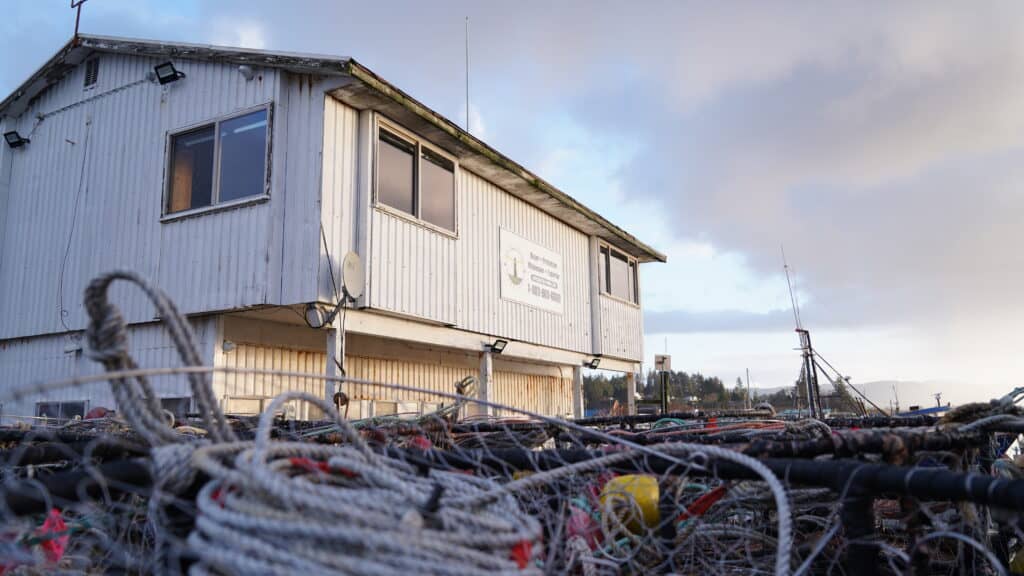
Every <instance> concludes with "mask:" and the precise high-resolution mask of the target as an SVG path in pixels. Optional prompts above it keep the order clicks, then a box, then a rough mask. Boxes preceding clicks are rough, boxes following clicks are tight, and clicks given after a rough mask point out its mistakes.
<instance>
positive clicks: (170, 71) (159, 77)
mask: <svg viewBox="0 0 1024 576" xmlns="http://www.w3.org/2000/svg"><path fill="white" fill-rule="evenodd" d="M153 72H154V73H155V74H156V81H157V82H159V83H160V84H170V83H171V82H177V81H178V80H180V79H182V78H184V77H185V73H184V72H182V71H181V70H178V69H177V68H175V67H174V63H173V62H171V61H170V60H168V61H167V62H164V63H163V64H157V65H156V66H153Z"/></svg>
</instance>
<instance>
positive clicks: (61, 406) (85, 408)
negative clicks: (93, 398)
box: [34, 399, 89, 422]
mask: <svg viewBox="0 0 1024 576" xmlns="http://www.w3.org/2000/svg"><path fill="white" fill-rule="evenodd" d="M44 404H57V405H58V406H59V410H60V415H59V416H57V417H56V418H50V417H46V419H47V420H56V421H57V422H70V421H71V419H70V418H65V417H64V405H65V404H81V405H82V419H83V420H84V419H85V415H86V414H88V413H89V400H88V399H82V400H39V401H37V402H36V405H35V415H34V417H35V418H36V419H43V418H44V417H43V416H41V415H40V414H39V409H40V407H41V406H43V405H44Z"/></svg>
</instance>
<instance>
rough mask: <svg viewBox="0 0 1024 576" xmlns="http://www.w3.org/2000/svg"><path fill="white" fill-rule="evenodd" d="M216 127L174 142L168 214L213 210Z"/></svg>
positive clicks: (172, 145)
mask: <svg viewBox="0 0 1024 576" xmlns="http://www.w3.org/2000/svg"><path fill="white" fill-rule="evenodd" d="M213 138H214V136H213V126H207V127H205V128H200V129H199V130H193V131H191V132H186V133H184V134H179V135H177V136H174V138H173V139H172V140H171V169H170V173H171V192H170V195H169V198H168V199H167V211H168V212H179V211H181V210H188V209H189V208H199V207H201V206H209V205H210V200H211V198H212V192H213V144H214V140H213Z"/></svg>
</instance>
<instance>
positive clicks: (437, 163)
mask: <svg viewBox="0 0 1024 576" xmlns="http://www.w3.org/2000/svg"><path fill="white" fill-rule="evenodd" d="M420 170H422V172H421V173H420V202H421V205H420V218H422V219H424V220H426V221H427V222H430V223H431V224H435V225H437V226H440V227H441V228H446V229H448V230H452V231H454V230H455V172H454V170H455V166H454V165H452V163H451V162H449V161H448V160H446V159H444V158H442V157H440V156H438V155H436V154H432V153H431V152H429V151H427V150H424V151H423V160H422V161H421V162H420Z"/></svg>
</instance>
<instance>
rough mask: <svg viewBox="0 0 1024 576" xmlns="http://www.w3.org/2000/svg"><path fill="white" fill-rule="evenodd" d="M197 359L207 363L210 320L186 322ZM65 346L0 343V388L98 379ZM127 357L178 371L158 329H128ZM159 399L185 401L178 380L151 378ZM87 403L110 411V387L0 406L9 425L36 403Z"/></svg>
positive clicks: (43, 340) (48, 339)
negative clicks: (193, 335)
mask: <svg viewBox="0 0 1024 576" xmlns="http://www.w3.org/2000/svg"><path fill="white" fill-rule="evenodd" d="M192 326H193V329H194V330H195V333H196V339H197V340H198V341H199V342H198V343H199V347H200V355H201V356H203V357H204V359H205V362H206V363H207V364H209V363H211V362H212V354H211V347H212V342H213V339H214V327H213V320H212V319H198V320H193V321H192ZM68 343H70V340H68V339H67V337H66V336H63V335H57V336H39V337H35V338H24V339H17V340H8V341H6V342H0V384H2V385H3V390H4V391H5V392H9V391H12V390H17V389H21V388H23V387H26V386H29V385H31V384H32V383H37V382H48V381H52V380H57V379H64V378H70V377H72V376H77V375H88V374H99V373H101V372H103V367H102V366H100V365H99V364H97V363H96V362H93V361H92V360H90V359H89V358H88V357H87V356H86V355H85V354H83V353H75V352H68V353H66V352H64V349H65V346H67V344H68ZM128 346H129V352H130V353H131V355H132V357H133V358H134V359H135V361H136V363H138V364H139V366H140V367H142V368H166V367H173V366H181V365H182V362H181V357H180V356H179V355H178V350H177V348H175V347H174V343H173V342H172V341H171V339H170V336H169V335H168V333H167V331H166V330H165V329H164V327H163V326H162V325H160V324H146V325H141V326H133V327H130V328H129V335H128ZM149 380H150V382H151V383H152V385H153V388H154V389H155V391H156V393H157V394H158V395H159V396H161V397H184V396H191V395H192V394H191V391H190V390H189V386H188V381H187V379H186V378H185V377H184V376H180V375H176V376H156V377H152V378H150V379H149ZM79 400H88V401H89V406H90V407H96V406H104V407H107V408H116V406H115V404H114V398H113V395H112V394H111V393H110V384H109V383H107V382H99V383H95V384H89V385H86V386H81V387H77V388H65V389H62V390H57V391H52V392H47V393H45V394H38V395H34V396H30V397H28V398H25V399H23V400H20V401H18V402H10V401H3V400H0V404H2V405H3V409H2V412H3V417H2V418H0V422H2V423H9V422H10V421H11V420H12V417H14V416H33V415H35V405H36V403H37V402H59V401H65V402H74V401H79Z"/></svg>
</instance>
